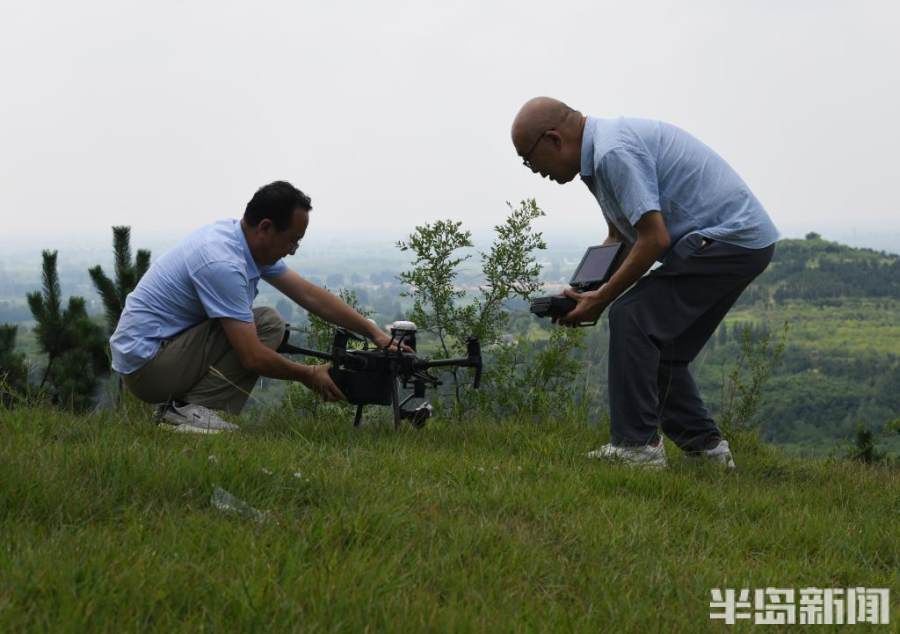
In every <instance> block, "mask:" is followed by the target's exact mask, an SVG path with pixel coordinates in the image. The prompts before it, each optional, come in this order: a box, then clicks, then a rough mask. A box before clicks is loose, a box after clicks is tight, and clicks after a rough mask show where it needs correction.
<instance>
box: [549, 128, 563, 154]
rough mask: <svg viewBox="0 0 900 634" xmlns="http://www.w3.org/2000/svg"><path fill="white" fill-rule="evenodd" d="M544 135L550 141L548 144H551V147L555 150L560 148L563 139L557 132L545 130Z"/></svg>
mask: <svg viewBox="0 0 900 634" xmlns="http://www.w3.org/2000/svg"><path fill="white" fill-rule="evenodd" d="M544 135H545V136H546V137H547V138H548V139H550V143H552V144H553V147H555V148H556V149H557V150H558V149H560V148H562V142H563V139H562V135H561V134H560V133H559V132H557V131H556V130H547V132H545V133H544Z"/></svg>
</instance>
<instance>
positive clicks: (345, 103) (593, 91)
mask: <svg viewBox="0 0 900 634" xmlns="http://www.w3.org/2000/svg"><path fill="white" fill-rule="evenodd" d="M898 6H900V5H898V4H897V3H895V2H887V1H885V2H867V1H865V0H862V1H852V2H851V1H845V2H836V1H823V0H816V1H813V0H809V1H801V0H796V1H793V0H780V1H774V0H773V1H766V0H755V1H749V0H746V1H727V0H716V1H694V0H681V1H680V2H663V1H654V2H650V1H646V2H642V1H630V2H620V1H618V2H599V1H597V0H593V1H590V2H571V3H570V2H561V1H557V2H552V3H551V2H546V1H543V2H531V1H525V0H520V1H517V2H490V1H487V0H482V1H480V2H477V1H471V2H441V3H436V2H433V3H429V2H422V1H419V2H411V1H410V2H396V1H392V0H381V1H380V2H358V3H351V2H339V1H338V2H298V1H296V0H295V1H293V2H278V3H276V2H261V1H256V2H227V1H222V0H220V1H217V2H171V1H168V0H162V1H155V2H146V1H142V2H130V1H123V0H116V1H115V2H97V1H93V0H83V1H81V2H42V1H40V0H31V1H28V2H24V1H23V2H11V1H9V0H0V7H2V9H0V80H2V84H0V95H2V99H0V195H2V206H0V210H2V211H0V213H2V221H3V222H2V225H0V226H2V230H0V231H2V234H0V242H2V243H5V244H12V243H22V242H23V241H29V242H30V241H32V240H35V239H37V240H42V239H44V238H46V239H57V238H58V239H62V238H72V237H73V236H75V237H79V236H89V235H90V236H102V237H103V238H104V239H106V238H107V236H108V227H109V226H110V225H111V224H130V225H132V227H133V231H134V233H135V235H136V237H137V242H140V236H141V235H151V234H152V235H154V236H166V237H168V236H179V235H181V234H182V233H184V232H185V231H187V230H188V229H190V228H193V227H195V226H198V225H201V224H203V223H206V222H208V221H212V220H214V219H218V218H222V217H236V216H239V215H240V214H241V213H242V212H243V208H244V205H245V204H246V202H247V200H249V198H250V196H251V195H252V193H253V191H254V190H255V189H256V188H257V187H258V186H260V185H262V184H264V183H266V182H269V181H271V180H275V179H287V180H290V181H291V182H293V183H294V184H295V185H296V186H298V187H300V188H301V189H303V190H304V191H305V192H306V193H308V194H309V195H310V196H311V197H312V199H313V205H314V211H313V214H314V215H313V217H312V224H311V227H310V233H311V234H313V233H315V232H317V231H319V232H322V234H324V233H327V232H335V231H338V230H340V229H342V228H345V227H346V228H348V229H352V230H353V231H354V232H357V233H355V234H354V235H361V236H376V235H379V236H380V235H384V236H388V237H393V238H395V239H396V238H398V237H401V236H402V235H403V234H405V233H407V232H408V231H409V230H410V229H412V227H413V226H414V225H415V224H417V223H421V222H424V221H426V220H432V219H436V218H439V217H453V218H457V219H460V220H463V221H464V222H465V223H466V225H467V226H469V227H470V228H472V229H474V230H476V231H477V232H478V231H484V230H486V229H487V228H489V227H490V226H492V225H493V224H495V223H497V222H499V221H501V220H502V218H503V215H504V212H505V205H504V201H506V200H510V201H518V200H520V199H522V198H525V197H531V196H534V197H536V198H537V199H538V202H539V204H541V205H542V206H543V207H544V209H545V210H546V211H547V213H548V218H547V219H545V220H544V221H542V223H541V227H542V228H543V229H545V230H547V231H548V233H550V234H557V233H566V232H568V233H571V234H572V235H573V237H575V238H576V239H578V238H580V237H583V239H585V240H586V241H588V242H590V237H593V236H592V235H591V234H596V235H597V236H599V237H602V236H603V235H604V233H605V225H604V223H603V221H602V218H601V215H600V211H599V209H597V207H596V203H595V202H594V200H593V198H592V197H591V196H590V194H589V193H588V191H587V189H586V188H585V187H584V185H583V184H581V183H580V182H579V181H578V180H577V179H576V181H574V182H572V183H570V184H568V185H566V186H559V185H557V184H555V183H552V182H549V181H542V180H541V179H540V178H538V177H537V176H534V175H532V174H531V173H530V172H529V171H528V170H526V169H525V168H524V167H523V166H522V164H521V161H520V159H518V158H517V157H516V155H515V152H514V150H513V147H512V144H511V143H510V141H509V126H510V123H511V120H512V117H513V115H514V114H515V112H516V110H517V109H518V107H519V106H520V105H521V103H522V102H523V101H524V100H526V99H527V98H529V97H531V96H534V95H540V94H546V95H551V96H555V97H558V98H560V99H563V100H564V101H566V102H568V103H569V104H570V105H572V106H573V107H576V108H578V109H580V110H582V111H583V112H586V113H588V114H593V115H597V116H617V115H620V114H625V115H631V116H643V117H651V118H658V119H663V120H667V121H670V122H672V123H675V124H676V125H679V126H681V127H683V128H685V129H687V130H689V131H691V132H692V133H694V134H696V135H697V136H698V137H700V139H702V140H703V141H705V142H706V143H707V144H709V145H711V146H712V147H713V148H715V149H716V150H717V151H718V152H719V153H720V154H722V155H723V156H724V157H725V158H726V159H727V160H728V161H729V162H730V163H731V164H732V165H733V166H734V167H735V168H736V169H737V170H738V172H739V173H740V174H741V175H742V176H743V177H744V179H745V180H746V181H747V182H748V183H749V185H750V187H751V188H752V189H753V190H754V192H755V193H756V194H757V196H758V197H759V198H760V199H761V200H762V201H763V203H764V204H765V205H766V207H767V208H768V210H769V212H770V213H771V215H772V216H773V218H774V219H775V222H776V224H778V225H779V227H780V228H781V229H782V231H783V233H785V234H787V235H797V234H799V233H802V232H805V231H808V230H812V229H815V230H818V231H820V232H823V233H828V232H831V233H834V232H844V233H845V234H846V233H847V232H848V231H850V230H858V231H861V232H863V233H872V234H877V235H881V236H882V237H883V236H884V235H891V234H893V235H896V236H898V239H900V219H898V217H900V213H898V212H900V203H898V201H897V200H896V197H895V192H896V190H897V179H898V167H900V166H898V160H897V158H896V156H897V152H898V148H900V124H898V114H900V71H898V68H900V37H898V36H897V33H898V30H900V9H898ZM588 236H590V237H588Z"/></svg>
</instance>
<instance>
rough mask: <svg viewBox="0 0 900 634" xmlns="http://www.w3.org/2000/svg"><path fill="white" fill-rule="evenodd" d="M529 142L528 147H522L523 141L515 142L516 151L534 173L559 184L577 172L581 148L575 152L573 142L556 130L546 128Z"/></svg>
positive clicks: (570, 178)
mask: <svg viewBox="0 0 900 634" xmlns="http://www.w3.org/2000/svg"><path fill="white" fill-rule="evenodd" d="M526 142H527V140H526ZM530 143H531V145H530V148H529V147H523V146H524V143H523V144H520V143H516V151H517V152H518V153H519V156H521V157H522V160H523V162H524V163H525V167H527V168H528V169H530V170H531V171H532V172H534V173H535V174H540V175H541V176H542V177H544V178H549V179H550V180H552V181H556V182H557V183H559V184H560V185H562V184H563V183H568V182H569V181H570V180H572V179H573V178H575V175H576V174H578V172H579V170H580V167H581V165H580V162H581V148H577V150H578V151H577V154H576V153H575V148H574V145H575V144H573V143H572V142H571V141H567V140H566V139H564V138H563V137H562V136H561V135H560V134H559V132H557V131H556V130H547V131H546V132H544V133H543V134H542V135H541V136H539V137H538V138H537V139H533V138H532V139H531V140H530Z"/></svg>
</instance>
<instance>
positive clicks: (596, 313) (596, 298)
mask: <svg viewBox="0 0 900 634" xmlns="http://www.w3.org/2000/svg"><path fill="white" fill-rule="evenodd" d="M602 289H603V287H602V286H601V287H600V288H598V289H597V290H595V291H586V292H584V293H576V292H575V291H574V290H572V288H571V287H570V288H567V289H566V290H565V291H563V294H564V295H565V296H566V297H568V298H570V299H574V300H575V301H576V302H578V303H577V304H576V305H575V308H573V309H572V310H570V311H569V312H568V313H566V314H565V315H563V316H562V317H560V318H559V319H558V320H557V323H559V324H560V325H561V326H572V327H574V326H578V325H579V324H583V323H590V322H594V321H597V320H598V319H599V318H600V315H602V314H603V311H604V310H606V307H607V306H608V305H609V303H610V302H609V301H608V300H606V299H604V297H605V296H604V294H603V293H601V291H602Z"/></svg>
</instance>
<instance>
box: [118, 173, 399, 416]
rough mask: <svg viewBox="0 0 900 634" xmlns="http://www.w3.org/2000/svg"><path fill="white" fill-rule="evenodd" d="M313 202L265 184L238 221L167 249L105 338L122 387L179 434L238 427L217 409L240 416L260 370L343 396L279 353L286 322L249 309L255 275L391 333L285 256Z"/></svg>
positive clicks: (304, 300) (318, 374)
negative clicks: (293, 267)
mask: <svg viewBox="0 0 900 634" xmlns="http://www.w3.org/2000/svg"><path fill="white" fill-rule="evenodd" d="M311 209H312V203H311V201H310V199H309V197H308V196H306V195H305V194H304V193H303V192H301V191H300V190H298V189H297V188H295V187H294V186H292V185H291V184H290V183H287V182H284V181H276V182H274V183H271V184H269V185H266V186H264V187H262V188H261V189H260V190H259V191H257V192H256V194H254V196H253V198H252V199H251V200H250V202H249V203H248V204H247V208H246V210H245V212H244V217H243V218H242V219H241V220H222V221H219V222H216V223H213V224H211V225H207V226H205V227H202V228H201V229H198V230H197V231H195V232H194V233H192V234H190V235H189V236H188V237H187V238H185V239H184V240H182V241H181V242H180V243H179V244H178V245H177V246H176V247H175V248H173V249H172V250H171V251H169V252H167V253H166V254H165V255H163V256H162V257H161V258H160V259H159V260H157V261H156V262H155V263H154V264H153V266H151V267H150V269H149V270H148V271H147V273H146V274H145V275H144V277H143V278H141V280H140V282H139V283H138V285H137V287H136V288H135V289H134V291H133V292H131V293H130V294H129V295H128V298H127V300H126V302H125V310H124V311H123V313H122V317H121V319H120V320H119V324H118V327H117V328H116V331H115V333H113V335H112V337H111V338H110V346H111V348H112V367H113V369H114V370H115V371H116V372H119V373H120V374H122V375H123V378H124V382H125V385H126V386H127V388H128V390H129V391H131V392H132V393H133V394H134V395H135V396H137V397H138V398H140V399H141V400H143V401H146V402H148V403H159V404H161V405H160V411H159V413H160V416H161V418H162V419H163V420H164V421H166V422H167V423H170V424H173V425H175V426H176V427H175V428H176V429H177V430H179V431H196V432H203V433H210V432H213V433H214V432H217V431H222V430H231V429H236V426H235V425H232V424H230V423H228V422H226V421H224V420H222V419H221V418H220V417H219V416H218V415H216V413H215V412H214V411H213V410H224V411H226V412H231V413H238V412H240V411H241V409H242V408H243V406H244V403H245V402H246V401H247V398H248V397H249V395H250V392H251V390H252V389H253V386H254V385H255V384H256V380H257V378H258V377H260V376H266V377H271V378H276V379H287V380H293V381H300V382H301V383H303V384H304V385H306V386H307V387H308V388H309V389H311V390H313V391H314V392H316V393H317V394H319V395H320V396H321V397H322V398H324V399H325V400H339V399H343V395H342V394H341V392H340V390H339V389H338V387H337V386H336V385H335V384H334V382H333V381H332V380H331V377H330V376H329V374H328V366H327V365H303V364H300V363H294V362H292V361H290V360H289V359H287V358H285V357H283V356H281V355H280V354H278V353H277V352H276V351H275V350H276V349H277V348H278V347H279V345H280V344H281V342H282V339H283V337H284V332H285V324H284V321H283V320H282V318H281V316H280V315H279V314H278V312H277V311H275V310H274V309H272V308H264V307H259V308H253V301H254V299H255V298H256V295H257V285H258V284H259V280H260V278H262V279H264V280H265V281H267V282H268V283H269V284H271V285H272V286H274V287H275V288H277V289H278V290H279V291H281V292H282V293H283V294H284V295H286V296H287V297H289V298H290V299H291V300H293V301H294V302H296V303H297V304H299V305H300V306H302V307H303V308H305V309H306V310H308V311H310V312H312V313H314V314H316V315H318V316H319V317H321V318H322V319H325V320H327V321H329V322H331V323H334V324H337V325H340V326H344V327H346V328H348V329H350V330H352V331H354V332H358V333H360V334H365V335H367V336H368V337H369V338H371V339H372V341H373V342H374V343H375V344H376V345H378V346H382V347H383V346H386V345H388V343H389V342H390V337H389V336H388V335H387V334H386V333H384V332H383V331H382V330H380V329H379V328H378V327H377V326H376V325H375V324H374V323H372V322H371V321H369V320H367V319H366V318H365V317H363V316H362V315H360V314H359V313H358V312H356V311H355V310H353V308H351V307H350V306H348V305H347V304H346V303H345V302H343V301H342V300H341V299H340V298H338V297H335V296H334V295H332V294H331V293H329V292H328V291H326V290H325V289H322V288H320V287H318V286H316V285H314V284H312V283H310V282H308V281H307V280H305V279H303V278H302V277H300V275H298V274H297V273H296V272H294V271H292V270H291V269H289V268H288V267H287V265H286V264H285V263H284V261H283V260H282V259H281V258H283V257H284V256H286V255H293V254H294V253H295V252H296V251H297V247H298V246H299V243H300V240H301V239H302V238H303V236H304V235H305V234H306V228H307V226H308V225H309V213H310V210H311Z"/></svg>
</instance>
